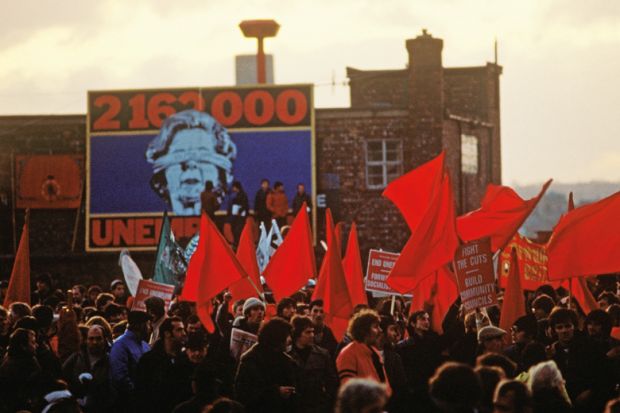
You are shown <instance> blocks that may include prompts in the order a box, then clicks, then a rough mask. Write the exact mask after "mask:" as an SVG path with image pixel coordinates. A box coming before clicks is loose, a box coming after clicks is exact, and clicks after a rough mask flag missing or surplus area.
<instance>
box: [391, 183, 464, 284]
mask: <svg viewBox="0 0 620 413" xmlns="http://www.w3.org/2000/svg"><path fill="white" fill-rule="evenodd" d="M434 192H435V194H434V196H433V197H432V199H431V204H430V206H429V208H428V210H427V211H426V213H425V215H424V217H423V219H422V221H420V224H419V225H418V226H417V227H416V228H415V229H412V234H411V237H410V238H409V241H407V243H406V244H405V247H404V248H403V250H402V251H401V254H400V256H399V257H398V259H397V260H396V263H395V264H394V268H392V271H391V272H390V275H389V276H388V278H387V283H388V285H389V286H390V287H392V288H393V289H394V290H395V291H398V292H399V293H401V294H405V293H407V292H409V291H411V290H413V289H414V288H415V287H416V286H417V285H418V283H419V282H420V281H421V280H423V279H424V278H426V277H427V276H429V275H431V274H433V273H434V272H435V271H437V270H438V269H439V268H440V267H442V266H443V265H444V264H446V263H448V262H450V261H452V259H453V258H454V252H455V251H456V248H457V247H458V238H457V236H456V228H455V206H454V198H453V194H452V186H451V184H450V176H449V175H448V174H447V173H445V174H444V176H443V180H442V181H441V182H440V183H439V187H438V188H436V189H435V190H434Z"/></svg>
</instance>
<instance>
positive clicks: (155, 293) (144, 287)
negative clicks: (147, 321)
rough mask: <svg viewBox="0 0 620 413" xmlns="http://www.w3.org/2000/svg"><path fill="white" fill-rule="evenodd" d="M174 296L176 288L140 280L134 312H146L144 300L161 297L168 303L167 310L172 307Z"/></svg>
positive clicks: (133, 307)
mask: <svg viewBox="0 0 620 413" xmlns="http://www.w3.org/2000/svg"><path fill="white" fill-rule="evenodd" d="M173 294H174V286H173V285H168V284H162V283H158V282H155V281H151V280H140V282H139V283H138V291H137V292H136V298H135V299H134V301H133V306H132V307H131V309H132V310H140V311H146V305H144V300H146V299H147V298H149V297H159V298H161V299H163V300H164V301H165V302H166V308H168V307H170V301H172V295H173Z"/></svg>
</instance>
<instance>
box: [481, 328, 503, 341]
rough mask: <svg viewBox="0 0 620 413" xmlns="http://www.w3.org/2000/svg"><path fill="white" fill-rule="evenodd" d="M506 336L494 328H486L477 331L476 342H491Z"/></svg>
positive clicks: (499, 329) (500, 330)
mask: <svg viewBox="0 0 620 413" xmlns="http://www.w3.org/2000/svg"><path fill="white" fill-rule="evenodd" d="M504 335H506V331H505V330H502V329H501V328H499V327H495V326H486V327H482V328H481V329H480V330H478V341H479V342H482V341H486V340H491V339H494V338H498V337H503V336H504Z"/></svg>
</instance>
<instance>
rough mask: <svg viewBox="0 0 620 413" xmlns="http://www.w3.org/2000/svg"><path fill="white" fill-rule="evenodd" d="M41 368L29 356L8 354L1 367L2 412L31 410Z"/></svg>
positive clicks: (0, 405) (0, 404) (0, 397)
mask: <svg viewBox="0 0 620 413" xmlns="http://www.w3.org/2000/svg"><path fill="white" fill-rule="evenodd" d="M40 376H41V367H40V366H39V363H38V362H37V360H36V358H35V357H34V356H31V355H27V354H16V355H10V354H7V355H6V356H5V358H4V361H3V362H2V365H0V411H6V412H16V411H18V410H27V409H29V408H30V400H32V399H33V398H34V396H35V392H36V389H35V388H36V385H37V384H38V382H39V380H40Z"/></svg>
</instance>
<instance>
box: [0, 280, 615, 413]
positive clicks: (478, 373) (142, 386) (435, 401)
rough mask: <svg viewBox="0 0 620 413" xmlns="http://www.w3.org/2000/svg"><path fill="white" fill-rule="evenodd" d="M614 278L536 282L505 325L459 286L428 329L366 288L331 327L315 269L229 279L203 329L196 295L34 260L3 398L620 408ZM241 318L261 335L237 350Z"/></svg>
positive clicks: (314, 406)
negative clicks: (582, 294)
mask: <svg viewBox="0 0 620 413" xmlns="http://www.w3.org/2000/svg"><path fill="white" fill-rule="evenodd" d="M616 281H617V280H616V277H614V276H607V277H599V281H598V282H597V284H596V285H593V286H592V289H593V293H594V294H595V296H597V297H598V299H599V305H600V309H597V310H594V311H591V312H590V313H589V314H583V313H582V312H581V311H580V310H579V308H578V306H577V308H575V307H576V306H575V305H574V300H573V301H572V304H573V305H571V306H569V305H568V303H569V302H570V300H569V299H568V297H567V291H564V290H562V289H559V290H554V289H553V288H552V287H550V286H548V285H545V286H542V287H540V288H539V289H538V290H537V291H535V292H531V293H528V294H527V297H524V299H526V300H527V304H528V306H527V308H528V309H529V314H527V315H525V316H523V317H520V318H519V319H517V320H516V321H515V322H514V325H513V326H512V329H511V331H504V330H502V329H500V328H498V327H496V326H497V325H498V319H499V314H500V311H501V309H500V308H498V307H491V308H488V309H487V310H484V311H476V312H472V313H470V314H464V313H463V310H462V306H461V305H460V303H459V301H458V300H457V301H456V302H455V303H454V304H453V306H452V307H451V308H450V309H449V311H448V312H447V314H446V316H445V318H444V320H443V323H442V326H441V330H442V331H433V329H432V328H431V316H432V312H433V308H432V307H430V306H429V305H428V304H425V308H409V305H410V304H409V303H407V302H405V300H403V299H402V298H399V297H395V298H392V299H390V298H383V299H374V298H372V297H370V296H369V303H370V304H371V305H361V304H360V305H358V306H356V307H355V309H354V311H353V314H352V315H351V318H350V320H349V325H348V329H347V331H346V333H345V335H344V337H342V338H337V337H336V335H335V334H334V331H333V330H332V328H331V326H330V325H329V322H328V320H329V316H328V315H326V314H325V313H324V306H323V302H322V301H321V300H311V296H312V288H313V287H312V284H308V285H307V286H306V287H304V288H303V289H302V290H300V291H298V292H297V293H295V294H294V295H293V296H291V297H286V298H283V299H281V300H280V301H279V302H277V303H274V304H266V303H265V302H263V301H262V300H260V299H259V298H256V297H250V298H247V299H245V300H243V299H242V300H238V299H235V297H232V296H231V295H230V294H229V293H223V294H221V295H219V296H218V297H217V299H216V300H215V302H214V305H215V306H214V309H215V310H214V312H213V314H212V318H213V320H214V324H215V326H216V328H215V331H214V332H211V333H209V332H207V331H206V330H205V328H204V327H203V325H202V323H201V322H200V319H199V317H198V316H197V314H196V308H195V306H194V304H193V303H189V302H183V301H177V300H176V299H175V300H173V301H172V303H171V304H170V305H169V306H167V305H166V303H165V302H164V300H163V299H161V298H158V297H149V298H148V299H147V300H146V301H145V303H144V304H145V306H146V311H137V310H132V306H133V300H134V298H133V297H128V294H127V292H126V287H125V285H124V283H123V281H121V280H114V281H113V282H112V283H111V284H110V286H109V289H108V290H107V291H104V289H103V288H101V287H100V286H98V285H92V286H90V287H88V288H87V287H86V286H82V285H75V286H73V287H72V288H71V289H70V290H67V291H64V290H62V289H59V288H57V284H56V282H55V281H54V280H53V279H52V278H51V276H50V275H48V274H41V275H39V276H38V277H37V278H36V289H35V290H34V291H33V293H32V297H31V304H32V306H31V305H29V304H27V303H23V302H13V303H11V304H10V305H9V306H8V308H4V307H0V356H1V357H2V363H1V365H0V411H2V412H4V411H6V412H16V411H30V412H46V413H51V412H80V411H83V412H124V411H127V412H142V411H143V412H176V413H185V412H333V411H336V412H341V413H344V412H366V413H370V412H376V413H379V412H384V411H387V412H411V411H413V412H455V413H456V412H480V413H484V412H524V413H528V412H531V413H538V412H542V413H552V412H573V411H574V412H603V411H605V412H618V411H619V410H618V409H619V408H620V401H619V400H618V399H617V397H618V390H619V384H620V341H618V338H620V337H619V333H620V305H619V302H620V301H619V299H618V292H617V283H616ZM3 287H4V288H6V285H3ZM4 292H5V291H4V289H3V290H2V294H4ZM0 298H4V297H0ZM237 330H238V331H242V332H243V333H244V334H247V335H248V336H249V337H255V342H253V341H250V343H249V345H248V347H247V348H246V349H244V351H243V352H242V353H241V354H235V353H233V352H231V342H232V341H234V340H231V336H232V335H233V334H234V331H237ZM606 406H607V407H606ZM605 409H606V410H605Z"/></svg>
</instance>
